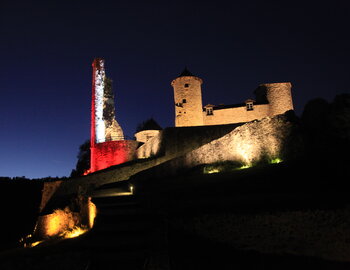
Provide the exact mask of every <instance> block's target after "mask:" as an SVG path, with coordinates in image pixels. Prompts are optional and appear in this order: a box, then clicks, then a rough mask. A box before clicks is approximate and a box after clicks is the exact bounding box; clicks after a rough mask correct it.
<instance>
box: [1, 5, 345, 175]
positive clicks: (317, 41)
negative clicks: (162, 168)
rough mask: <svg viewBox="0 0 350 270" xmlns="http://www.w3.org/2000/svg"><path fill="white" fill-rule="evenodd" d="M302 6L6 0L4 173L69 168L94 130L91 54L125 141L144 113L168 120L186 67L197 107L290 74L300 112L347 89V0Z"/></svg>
mask: <svg viewBox="0 0 350 270" xmlns="http://www.w3.org/2000/svg"><path fill="white" fill-rule="evenodd" d="M282 2H283V3H282ZM305 2H307V1H304V3H300V4H298V3H296V2H289V3H288V4H287V3H286V2H285V1H273V2H272V1H271V2H266V1H211V2H206V1H198V2H191V1H186V2H171V3H167V1H158V2H154V1H95V2H91V1H67V2H65V1H43V2H38V1H13V0H11V1H7V0H5V1H4V0H2V1H1V3H0V37H1V39H0V41H1V42H0V49H1V65H0V83H1V84H0V91H1V98H0V176H26V177H29V178H37V177H45V176H67V175H69V174H70V171H71V170H72V169H73V168H74V167H75V163H76V155H77V152H78V147H79V145H80V144H81V143H83V142H84V141H85V140H86V139H88V138H89V136H90V97H91V63H92V61H93V58H95V57H103V58H105V60H106V72H107V75H108V76H109V77H111V78H112V79H113V81H114V84H113V87H114V91H115V98H116V115H117V120H118V122H119V123H120V125H121V126H122V128H123V129H124V132H125V134H126V135H128V136H130V137H132V136H133V133H134V131H135V128H136V126H137V124H138V123H140V122H141V121H143V120H145V119H147V118H150V117H154V118H155V119H156V120H157V121H158V122H159V124H160V125H161V126H163V127H167V126H172V125H173V122H174V108H173V92H172V88H171V86H170V82H171V80H172V79H174V78H175V77H176V76H177V75H178V74H179V73H180V72H181V71H182V70H183V68H184V66H185V65H187V66H188V68H189V70H190V71H191V72H192V73H194V74H195V75H197V76H199V77H201V78H202V79H203V81H204V83H203V86H202V91H203V103H204V104H207V103H213V104H219V103H225V104H231V103H239V102H242V101H244V100H245V99H247V98H249V97H253V95H252V92H253V91H254V89H255V88H256V87H257V86H258V85H259V84H260V83H266V82H285V81H290V82H292V84H293V97H294V105H295V109H296V112H297V114H298V115H300V114H301V112H302V108H303V107H304V105H305V103H306V102H307V101H308V100H310V99H312V98H315V97H323V98H325V99H327V100H332V99H333V97H334V96H335V95H336V94H338V93H344V92H349V82H348V81H349V63H350V50H349V48H350V46H349V45H350V41H349V37H348V36H349V30H348V27H349V17H350V12H349V6H348V5H347V4H346V1H332V2H328V3H322V2H324V1H318V2H316V3H311V2H307V3H305Z"/></svg>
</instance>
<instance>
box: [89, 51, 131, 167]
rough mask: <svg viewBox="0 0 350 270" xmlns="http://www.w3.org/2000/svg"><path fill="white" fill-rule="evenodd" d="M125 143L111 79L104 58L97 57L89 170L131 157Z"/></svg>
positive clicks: (93, 71)
mask: <svg viewBox="0 0 350 270" xmlns="http://www.w3.org/2000/svg"><path fill="white" fill-rule="evenodd" d="M126 144H127V142H125V141H124V134H123V130H122V129H121V127H120V126H119V124H118V122H117V121H116V120H115V108H114V95H113V91H112V81H111V80H110V79H108V78H107V77H106V75H105V68H104V60H103V59H101V58H96V59H94V61H93V63H92V101H91V143H90V146H91V147H90V148H91V160H90V163H91V168H90V171H91V172H94V171H97V170H101V169H104V168H107V167H109V166H112V165H116V164H120V163H123V162H125V161H126V160H128V159H129V157H127V156H126V154H128V153H126V152H125V151H124V150H125V149H124V148H125V147H124V145H126ZM123 151H124V152H123Z"/></svg>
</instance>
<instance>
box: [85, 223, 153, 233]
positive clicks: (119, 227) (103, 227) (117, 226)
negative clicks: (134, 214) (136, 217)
mask: <svg viewBox="0 0 350 270" xmlns="http://www.w3.org/2000/svg"><path fill="white" fill-rule="evenodd" d="M153 228H154V225H153V222H133V223H127V222H118V223H104V222H101V223H98V224H97V225H96V223H95V226H94V227H93V229H92V230H91V231H92V232H93V231H106V232H116V231H117V232H118V231H140V230H141V231H142V230H148V231H151V230H153Z"/></svg>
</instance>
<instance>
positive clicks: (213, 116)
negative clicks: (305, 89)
mask: <svg viewBox="0 0 350 270" xmlns="http://www.w3.org/2000/svg"><path fill="white" fill-rule="evenodd" d="M171 85H172V86H173V88H174V101H175V126H176V127H185V126H201V125H205V126H207V125H223V124H234V123H244V122H250V121H253V120H256V119H262V118H264V117H272V116H275V115H278V114H282V113H284V112H286V111H288V110H293V101H292V94H291V87H292V85H291V83H289V82H287V83H269V84H261V85H260V86H259V87H258V88H257V89H256V90H255V92H254V93H255V96H256V98H255V100H253V99H247V100H246V101H245V102H244V103H241V104H235V105H218V106H217V105H211V104H208V105H206V106H204V107H203V106H202V90H201V85H202V79H200V78H198V77H196V76H194V75H193V74H192V73H191V72H189V71H188V70H187V69H185V70H184V71H183V72H182V73H181V74H180V76H179V77H177V78H176V79H175V80H173V81H172V82H171Z"/></svg>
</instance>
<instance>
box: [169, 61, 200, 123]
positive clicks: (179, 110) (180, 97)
mask: <svg viewBox="0 0 350 270" xmlns="http://www.w3.org/2000/svg"><path fill="white" fill-rule="evenodd" d="M202 83H203V81H202V79H200V78H198V77H196V76H194V75H193V74H192V73H191V72H189V71H188V70H187V68H185V69H184V71H183V72H182V73H181V74H180V76H179V77H177V78H176V79H174V80H173V81H172V82H171V86H172V87H173V88H174V101H175V126H176V127H183V126H201V125H203V105H202V89H201V85H202Z"/></svg>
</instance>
